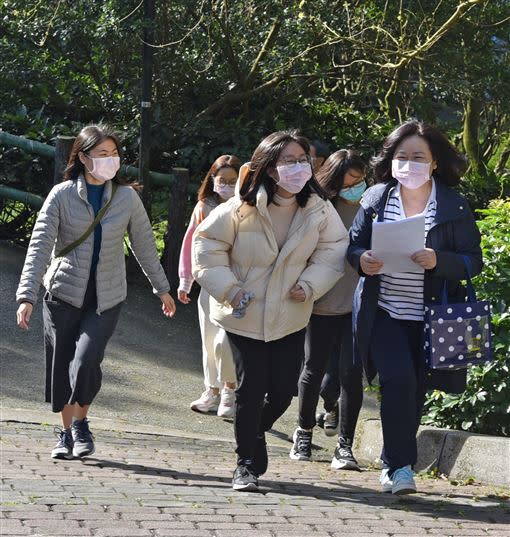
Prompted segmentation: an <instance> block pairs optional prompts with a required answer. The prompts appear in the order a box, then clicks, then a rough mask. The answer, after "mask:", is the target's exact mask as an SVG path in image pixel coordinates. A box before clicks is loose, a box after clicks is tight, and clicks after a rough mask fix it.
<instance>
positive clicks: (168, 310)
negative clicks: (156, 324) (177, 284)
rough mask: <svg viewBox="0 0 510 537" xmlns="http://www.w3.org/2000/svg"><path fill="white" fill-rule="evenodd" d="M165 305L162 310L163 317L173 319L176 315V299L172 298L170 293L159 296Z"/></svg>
mask: <svg viewBox="0 0 510 537" xmlns="http://www.w3.org/2000/svg"><path fill="white" fill-rule="evenodd" d="M159 298H160V299H161V302H162V303H163V305H162V306H161V309H162V310H163V315H164V316H165V317H173V316H174V315H175V302H174V299H173V298H172V297H171V296H170V294H169V293H164V294H162V295H160V296H159Z"/></svg>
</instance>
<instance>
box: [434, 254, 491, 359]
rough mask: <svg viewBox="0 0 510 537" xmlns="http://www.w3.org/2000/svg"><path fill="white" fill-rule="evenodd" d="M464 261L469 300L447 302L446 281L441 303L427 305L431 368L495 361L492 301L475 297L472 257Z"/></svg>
mask: <svg viewBox="0 0 510 537" xmlns="http://www.w3.org/2000/svg"><path fill="white" fill-rule="evenodd" d="M464 262H465V264H466V272H467V301H466V302H463V303H458V304H448V303H447V292H446V283H445V285H444V288H443V293H442V299H441V303H440V304H428V305H426V306H425V323H424V330H425V358H426V360H427V363H428V366H429V367H430V368H431V369H443V370H444V369H446V370H455V369H466V368H467V367H469V366H471V365H478V364H481V363H483V362H488V361H491V360H492V332H491V310H490V304H489V302H488V301H486V300H482V301H477V300H476V293H475V289H474V287H473V284H472V283H471V277H470V273H471V271H470V270H469V268H468V267H469V259H466V258H464Z"/></svg>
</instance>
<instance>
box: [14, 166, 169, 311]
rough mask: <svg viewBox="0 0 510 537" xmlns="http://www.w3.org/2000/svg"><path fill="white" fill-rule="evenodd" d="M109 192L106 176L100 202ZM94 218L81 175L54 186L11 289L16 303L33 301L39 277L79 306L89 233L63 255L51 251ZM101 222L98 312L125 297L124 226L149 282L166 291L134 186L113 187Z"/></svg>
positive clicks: (88, 253)
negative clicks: (108, 205) (111, 198)
mask: <svg viewBox="0 0 510 537" xmlns="http://www.w3.org/2000/svg"><path fill="white" fill-rule="evenodd" d="M111 194H112V184H111V181H108V182H107V183H106V185H105V189H104V195H103V203H102V205H105V204H106V203H107V202H108V200H109V199H110V197H111ZM93 220H94V210H93V208H92V205H90V203H89V202H88V201H87V186H86V183H85V179H84V178H83V176H80V177H79V178H78V179H77V180H76V181H65V182H63V183H60V184H59V185H56V186H54V187H53V189H52V190H51V192H50V193H49V194H48V197H47V198H46V200H45V202H44V205H43V207H42V209H41V211H40V212H39V216H38V217H37V222H36V224H35V226H34V230H33V232H32V238H31V240H30V245H29V247H28V252H27V256H26V258H25V265H24V267H23V272H22V274H21V279H20V283H19V286H18V290H17V293H16V300H17V302H18V303H21V302H31V303H32V304H34V303H35V302H36V300H37V293H38V291H39V286H40V284H41V281H42V280H43V276H44V287H45V288H46V289H47V290H48V291H49V292H50V293H51V294H52V295H54V296H55V297H57V298H59V299H60V300H63V301H64V302H67V303H69V304H71V305H72V306H75V307H77V308H80V307H81V306H82V305H83V299H84V296H85V290H86V288H87V282H88V280H89V275H90V267H91V263H92V253H93V246H94V233H91V234H90V235H89V237H88V238H87V239H86V240H85V241H84V242H82V243H81V244H80V245H79V246H77V247H76V248H75V249H74V250H72V251H71V252H69V253H68V254H67V255H65V256H63V257H60V258H53V256H54V255H55V253H56V252H59V251H60V250H62V249H63V248H64V247H65V246H67V245H69V244H71V243H72V242H73V241H75V240H76V239H78V238H79V237H81V236H82V235H83V233H84V232H85V230H86V229H87V228H88V226H89V225H90V224H91V223H92V221H93ZM101 227H102V241H101V251H100V254H99V262H98V264H97V269H96V287H97V312H98V313H101V312H102V311H105V310H107V309H110V308H112V307H113V306H115V305H116V304H118V303H119V302H122V301H123V300H125V298H126V294H127V285H126V264H125V260H124V234H125V232H126V231H127V232H128V234H129V240H130V243H131V250H132V251H133V253H134V255H135V257H136V259H137V261H138V263H139V264H140V266H141V267H142V270H143V271H144V273H145V275H146V276H147V278H148V279H149V281H150V283H151V284H152V287H153V290H154V293H156V294H158V295H160V294H163V293H166V292H167V291H169V290H170V286H169V284H168V280H167V279H166V276H165V273H164V271H163V268H162V266H161V263H160V262H159V259H158V256H157V253H156V245H155V242H154V235H153V233H152V228H151V225H150V222H149V219H148V217H147V213H146V212H145V209H144V207H143V204H142V202H141V200H140V197H139V196H138V194H137V193H136V191H135V190H134V189H133V188H131V187H129V186H119V187H118V189H117V192H116V194H115V197H114V198H113V201H112V204H111V205H110V207H109V208H108V210H107V211H106V214H105V215H104V216H103V218H102V220H101ZM50 261H51V264H50ZM48 265H50V266H49V268H48Z"/></svg>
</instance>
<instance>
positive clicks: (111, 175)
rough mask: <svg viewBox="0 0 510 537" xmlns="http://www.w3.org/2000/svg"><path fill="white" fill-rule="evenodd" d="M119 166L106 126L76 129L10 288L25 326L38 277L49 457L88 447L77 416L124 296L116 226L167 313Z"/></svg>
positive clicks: (90, 394)
mask: <svg viewBox="0 0 510 537" xmlns="http://www.w3.org/2000/svg"><path fill="white" fill-rule="evenodd" d="M119 168H120V142H119V140H118V138H117V136H116V135H115V134H114V133H113V131H111V130H110V129H109V128H108V127H106V126H103V125H90V126H88V127H85V128H84V129H82V131H81V132H80V134H79V135H78V136H77V138H76V140H75V142H74V145H73V148H72V151H71V155H70V157H69V163H68V166H67V168H66V170H65V172H64V182H62V183H61V184H59V185H56V186H55V187H53V189H52V190H51V192H50V193H49V194H48V197H47V198H46V200H45V202H44V205H43V207H42V209H41V211H40V213H39V216H38V218H37V222H36V224H35V227H34V230H33V233H32V238H31V240H30V245H29V247H28V252H27V256H26V259H25V265H24V267H23V272H22V274H21V279H20V283H19V286H18V290H17V293H16V300H17V302H18V304H19V307H18V311H17V322H18V326H20V327H21V328H24V329H27V328H28V323H29V320H30V316H31V314H32V309H33V305H34V304H35V302H36V300H37V295H38V290H39V287H40V284H41V281H43V276H44V287H45V288H46V294H45V295H44V300H43V319H44V344H45V352H46V402H48V403H51V405H52V410H53V411H54V412H60V413H61V416H62V425H63V428H62V430H61V431H60V432H59V440H58V442H57V445H56V446H55V448H54V449H53V451H52V453H51V456H52V457H53V458H57V459H58V458H65V459H71V458H73V457H83V456H85V455H91V454H92V453H94V451H95V448H94V442H93V437H92V434H91V432H90V429H89V426H88V420H87V412H88V410H89V406H90V404H91V403H92V401H93V399H94V397H95V396H96V395H97V393H98V392H99V389H100V387H101V378H102V373H101V362H102V360H103V356H104V351H105V348H106V345H107V343H108V340H109V339H110V337H111V336H112V334H113V331H114V329H115V326H116V324H117V320H118V318H119V313H120V309H121V306H122V303H123V302H124V300H125V298H126V291H127V285H126V267H125V261H124V234H125V233H126V231H127V232H128V234H129V239H130V244H131V249H132V250H133V253H134V254H135V256H136V259H137V260H138V262H139V264H140V266H141V267H142V269H143V271H144V273H145V275H146V276H147V278H148V279H149V281H150V283H151V284H152V287H153V291H154V293H155V294H157V295H158V296H159V298H160V299H161V302H162V304H163V305H162V309H163V313H164V315H166V316H167V317H172V316H173V315H174V313H175V304H174V302H173V300H172V297H171V296H170V294H169V290H170V286H169V284H168V281H167V279H166V277H165V274H164V271H163V268H162V267H161V264H160V262H159V259H158V256H157V253H156V246H155V242H154V236H153V234H152V228H151V225H150V222H149V219H148V217H147V213H146V212H145V209H144V207H143V205H142V202H141V200H140V197H139V196H138V194H137V193H136V191H135V190H134V189H133V188H132V187H130V186H127V185H124V186H123V185H120V184H119V180H118V179H117V172H118V170H119ZM106 205H108V207H107V209H106V212H105V213H104V215H103V216H102V218H101V220H100V222H99V223H98V224H97V225H96V226H95V228H94V229H93V231H92V232H91V233H90V234H89V235H88V236H87V237H86V238H85V240H83V241H80V239H81V238H82V237H83V236H84V235H85V233H86V231H87V229H89V227H90V226H91V224H92V223H93V221H94V218H95V217H96V216H97V214H98V212H99V211H100V210H101V208H102V207H105V206H106ZM75 241H76V242H78V244H74V243H75ZM70 245H74V247H73V248H72V249H70V248H69V247H70ZM50 261H51V263H50ZM48 265H49V267H48Z"/></svg>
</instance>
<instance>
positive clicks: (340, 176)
mask: <svg viewBox="0 0 510 537" xmlns="http://www.w3.org/2000/svg"><path fill="white" fill-rule="evenodd" d="M366 169H367V165H366V163H365V162H364V161H363V159H362V158H361V157H360V155H359V153H358V152H357V151H354V149H340V150H339V151H335V152H334V153H332V154H331V155H330V156H329V157H328V158H327V159H326V161H325V162H324V164H323V165H322V167H321V169H320V170H319V171H318V172H317V181H318V183H319V185H321V187H322V188H323V190H324V191H325V192H326V195H327V196H328V198H329V199H335V198H336V197H337V196H338V193H339V192H340V190H341V189H342V188H343V186H344V178H345V174H346V173H347V170H358V171H360V172H361V173H365V171H366Z"/></svg>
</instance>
